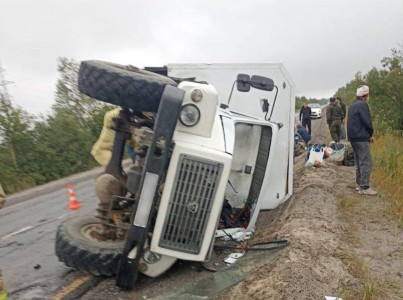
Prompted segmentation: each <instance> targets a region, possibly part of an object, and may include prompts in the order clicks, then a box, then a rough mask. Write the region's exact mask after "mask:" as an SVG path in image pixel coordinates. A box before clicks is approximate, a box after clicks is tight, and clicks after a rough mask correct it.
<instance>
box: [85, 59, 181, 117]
mask: <svg viewBox="0 0 403 300" xmlns="http://www.w3.org/2000/svg"><path fill="white" fill-rule="evenodd" d="M167 84H169V85H172V86H177V84H176V82H175V81H173V80H172V79H170V78H168V77H166V76H162V75H159V74H156V73H153V72H149V71H145V70H140V69H138V68H136V67H133V66H122V65H118V64H113V63H108V62H103V61H97V60H88V61H83V62H81V66H80V71H79V74H78V89H79V90H80V92H82V93H84V94H86V95H88V96H90V97H92V98H95V99H98V100H101V101H104V102H108V103H111V104H115V105H118V106H121V107H124V108H131V109H135V110H137V111H141V112H143V111H147V112H157V111H158V106H159V103H160V99H161V95H162V93H163V91H164V88H165V86H166V85H167Z"/></svg>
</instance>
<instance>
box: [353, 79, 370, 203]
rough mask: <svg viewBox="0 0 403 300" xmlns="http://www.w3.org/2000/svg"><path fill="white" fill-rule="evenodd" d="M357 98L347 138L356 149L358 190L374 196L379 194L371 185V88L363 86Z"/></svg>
mask: <svg viewBox="0 0 403 300" xmlns="http://www.w3.org/2000/svg"><path fill="white" fill-rule="evenodd" d="M356 95H357V98H356V99H355V100H354V102H353V103H352V104H351V106H350V109H349V110H348V120H347V136H348V140H349V141H350V142H351V146H352V147H353V149H354V159H355V166H356V182H357V185H358V186H357V188H356V190H357V191H358V192H359V193H360V194H363V195H371V196H374V195H376V194H377V193H378V192H377V191H375V190H373V189H372V188H371V187H370V185H369V178H370V176H371V171H372V159H371V150H370V147H369V143H373V142H374V138H373V136H372V135H373V133H374V127H373V126H372V117H371V112H370V111H369V106H368V103H367V102H368V98H369V88H368V86H366V85H361V86H359V87H358V89H357V93H356Z"/></svg>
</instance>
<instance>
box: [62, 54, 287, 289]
mask: <svg viewBox="0 0 403 300" xmlns="http://www.w3.org/2000/svg"><path fill="white" fill-rule="evenodd" d="M148 70H149V71H147V70H140V69H137V68H135V67H132V66H121V65H116V64H111V63H106V62H100V61H85V62H82V64H81V67H80V73H79V89H80V91H81V92H83V93H85V94H87V95H89V96H91V97H93V98H96V99H98V100H101V101H105V102H108V103H112V104H115V105H118V106H120V107H121V111H120V114H119V116H118V117H117V118H115V120H114V126H113V129H114V130H115V139H114V144H113V149H112V155H111V159H110V161H109V164H108V166H107V167H106V169H105V174H103V175H101V176H100V177H99V178H98V179H97V183H96V189H97V196H98V197H99V198H100V206H99V209H98V213H97V215H96V218H94V217H89V216H76V217H74V218H71V219H69V220H66V221H65V222H64V223H62V224H61V225H60V226H59V228H58V232H57V237H56V254H57V256H58V257H59V259H60V260H61V261H63V262H64V263H65V264H66V265H67V266H69V267H73V268H75V269H78V270H81V271H84V272H87V273H90V274H94V275H107V276H112V275H117V276H116V283H117V285H118V286H121V287H123V288H129V289H130V288H132V287H133V285H134V283H135V280H136V278H137V274H138V272H141V273H143V274H145V275H148V276H151V277H155V276H158V275H160V274H162V273H163V272H165V271H166V270H168V269H169V268H170V267H171V266H172V265H173V264H174V263H175V261H176V260H177V259H182V260H192V261H207V260H209V257H210V254H211V251H212V248H213V245H214V235H215V231H216V229H217V225H218V222H219V219H220V213H221V211H222V208H223V203H224V200H225V199H227V200H228V202H229V203H230V204H231V205H232V206H233V207H242V206H244V205H245V202H246V201H249V202H250V203H251V216H250V219H249V220H248V225H247V226H248V227H249V228H252V227H253V226H254V224H255V222H256V218H257V216H258V212H259V210H261V209H272V208H275V207H276V206H278V205H279V204H280V203H282V202H284V201H286V200H287V199H288V198H289V197H290V196H291V194H292V181H293V180H292V178H293V175H292V174H293V143H294V139H293V136H294V101H295V100H294V85H293V82H292V80H291V78H290V76H289V75H288V74H287V72H286V71H285V69H284V67H283V65H281V64H169V65H168V66H167V67H164V68H148ZM150 70H151V71H153V72H151V71H150ZM157 73H159V74H157ZM144 112H151V113H155V118H151V119H150V118H148V117H146V116H145V114H144ZM141 127H147V128H148V129H150V130H151V131H152V139H151V141H150V144H149V145H146V147H143V149H142V151H138V152H137V153H136V154H137V155H138V156H140V157H141V156H143V157H144V164H142V165H139V164H135V165H133V166H132V167H131V168H130V169H129V170H128V171H127V172H126V173H125V172H124V171H123V170H122V165H121V163H122V158H123V152H124V145H125V141H126V140H127V139H130V136H131V134H132V132H133V131H132V130H131V129H132V128H141Z"/></svg>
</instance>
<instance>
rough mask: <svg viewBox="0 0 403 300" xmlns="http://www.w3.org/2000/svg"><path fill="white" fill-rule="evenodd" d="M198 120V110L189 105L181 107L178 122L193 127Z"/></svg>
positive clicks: (194, 106)
mask: <svg viewBox="0 0 403 300" xmlns="http://www.w3.org/2000/svg"><path fill="white" fill-rule="evenodd" d="M199 120H200V110H199V108H198V107H197V106H196V105H194V104H191V103H188V104H185V105H183V106H182V110H181V114H180V116H179V121H180V122H181V123H182V124H183V125H185V126H188V127H191V126H195V125H196V124H197V123H198V122H199Z"/></svg>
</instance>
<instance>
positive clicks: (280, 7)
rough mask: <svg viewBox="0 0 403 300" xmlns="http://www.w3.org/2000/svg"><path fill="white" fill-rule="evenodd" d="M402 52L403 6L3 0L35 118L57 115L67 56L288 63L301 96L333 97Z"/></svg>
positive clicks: (8, 42) (10, 45) (17, 101)
mask: <svg viewBox="0 0 403 300" xmlns="http://www.w3.org/2000/svg"><path fill="white" fill-rule="evenodd" d="M400 47H403V0H383V1H380V0H373V1H368V0H338V1H334V0H316V1H314V0H249V1H238V0H214V1H213V0H203V1H192V0H187V1H184V0H183V1H180V0H170V1H162V0H160V1H156V0H147V1H144V0H143V1H137V0H120V1H110V0H69V1H57V0H35V1H32V0H0V64H1V66H2V68H3V69H5V70H6V71H5V72H4V75H5V77H6V80H7V81H12V82H13V83H12V84H9V85H8V91H9V93H10V94H11V96H12V102H13V104H14V105H17V106H21V107H22V108H23V109H25V110H27V111H28V112H30V113H33V114H45V115H46V114H49V113H50V107H51V105H52V104H53V103H54V95H55V85H56V81H57V78H58V73H57V59H58V57H68V58H73V59H74V60H76V61H81V60H89V59H97V60H105V61H110V62H115V63H120V64H125V65H126V64H131V65H135V66H138V67H144V66H163V65H166V64H167V63H283V64H284V65H285V68H286V69H287V71H288V73H289V74H290V75H291V77H292V79H293V81H294V83H295V85H296V94H297V95H298V96H306V97H316V98H324V97H326V98H328V97H330V96H332V95H333V94H334V93H335V91H336V90H337V89H338V88H339V87H341V86H344V85H345V84H346V83H347V82H349V81H350V80H351V79H352V78H353V77H354V75H355V74H356V73H357V72H358V71H361V72H367V71H368V70H370V69H371V68H372V67H374V66H375V67H380V61H381V59H382V58H383V57H385V56H390V54H391V49H392V48H400Z"/></svg>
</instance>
